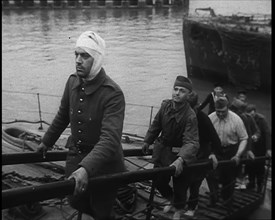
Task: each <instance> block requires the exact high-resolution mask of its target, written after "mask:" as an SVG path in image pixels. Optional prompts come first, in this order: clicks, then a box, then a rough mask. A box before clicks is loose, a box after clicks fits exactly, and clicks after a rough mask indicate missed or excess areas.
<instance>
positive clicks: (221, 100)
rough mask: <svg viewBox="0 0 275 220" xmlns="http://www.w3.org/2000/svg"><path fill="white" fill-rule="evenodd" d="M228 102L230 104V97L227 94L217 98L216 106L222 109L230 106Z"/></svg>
mask: <svg viewBox="0 0 275 220" xmlns="http://www.w3.org/2000/svg"><path fill="white" fill-rule="evenodd" d="M228 104H229V102H228V99H227V98H226V97H225V96H221V97H219V98H218V99H217V100H216V102H215V108H216V109H222V108H224V107H226V106H228Z"/></svg>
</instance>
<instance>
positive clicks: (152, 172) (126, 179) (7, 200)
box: [2, 157, 271, 209]
mask: <svg viewBox="0 0 275 220" xmlns="http://www.w3.org/2000/svg"><path fill="white" fill-rule="evenodd" d="M266 159H271V158H267V157H258V158H256V159H255V161H258V160H266ZM247 161H250V160H242V162H247ZM224 166H236V164H235V162H234V161H232V160H224V161H219V165H218V167H224ZM211 167H212V162H211V160H207V161H204V162H200V161H199V162H197V163H194V164H191V165H189V166H185V167H183V172H184V171H186V170H187V169H188V170H190V169H191V170H193V171H195V170H196V169H201V168H209V169H211ZM174 173H175V167H174V166H171V167H165V168H154V169H147V170H138V171H131V172H123V173H117V174H110V175H104V176H99V177H94V178H90V179H89V188H90V187H98V188H100V187H103V186H106V185H108V184H111V185H112V186H114V185H115V186H121V185H124V184H129V183H134V182H139V181H144V180H153V179H155V178H156V177H157V176H158V175H159V174H167V175H170V176H173V175H174ZM74 187H75V181H74V180H64V181H58V182H53V183H46V184H43V185H38V186H27V187H19V188H14V189H7V190H3V191H2V209H6V208H10V207H14V206H17V205H21V204H26V203H31V202H37V201H42V200H47V199H52V198H62V197H64V196H66V195H68V194H72V193H73V191H74ZM99 190H100V189H99ZM102 190H104V188H102Z"/></svg>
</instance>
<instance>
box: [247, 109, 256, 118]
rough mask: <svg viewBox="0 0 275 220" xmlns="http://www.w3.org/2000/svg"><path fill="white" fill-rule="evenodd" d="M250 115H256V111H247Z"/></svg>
mask: <svg viewBox="0 0 275 220" xmlns="http://www.w3.org/2000/svg"><path fill="white" fill-rule="evenodd" d="M247 113H248V114H249V115H250V116H252V117H254V116H255V114H256V112H255V111H254V110H252V111H251V112H247Z"/></svg>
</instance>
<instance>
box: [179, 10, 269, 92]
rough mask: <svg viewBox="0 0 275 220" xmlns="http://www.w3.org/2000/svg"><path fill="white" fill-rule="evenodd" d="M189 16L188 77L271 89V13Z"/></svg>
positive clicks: (185, 27)
mask: <svg viewBox="0 0 275 220" xmlns="http://www.w3.org/2000/svg"><path fill="white" fill-rule="evenodd" d="M198 10H204V11H205V10H208V11H209V12H210V15H211V16H201V15H199V14H198V15H197V16H196V15H189V16H186V17H185V18H184V21H183V28H182V34H183V41H184V49H185V58H186V65H187V74H188V76H189V77H190V76H195V77H199V78H205V79H209V78H212V79H213V80H215V81H218V80H220V81H222V80H224V81H225V82H229V83H231V84H233V85H235V86H236V87H242V88H245V89H262V90H265V91H269V90H270V88H271V16H270V15H261V16H260V15H241V14H237V15H232V16H222V15H216V14H215V12H214V11H213V9H211V8H202V9H201V8H200V9H196V11H198Z"/></svg>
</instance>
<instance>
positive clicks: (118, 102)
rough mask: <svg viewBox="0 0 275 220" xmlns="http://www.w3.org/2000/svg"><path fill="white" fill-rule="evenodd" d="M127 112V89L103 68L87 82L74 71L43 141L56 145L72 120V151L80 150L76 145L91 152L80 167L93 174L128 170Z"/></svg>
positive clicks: (70, 150) (80, 162)
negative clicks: (125, 154) (124, 147)
mask: <svg viewBox="0 0 275 220" xmlns="http://www.w3.org/2000/svg"><path fill="white" fill-rule="evenodd" d="M124 112H125V99H124V95H123V92H122V90H121V89H120V87H119V86H118V85H117V84H116V83H115V82H114V81H113V80H112V79H111V78H110V77H109V76H107V75H106V73H105V71H104V69H103V68H102V69H101V70H100V72H99V74H98V75H97V76H96V77H95V78H94V79H93V80H91V81H90V82H89V83H86V84H85V83H83V81H82V80H81V79H80V78H79V77H78V76H77V75H76V73H74V74H72V75H70V77H69V79H68V81H67V83H66V87H65V91H64V93H63V97H62V99H61V103H60V107H59V110H58V113H57V115H56V116H55V118H54V120H53V122H52V124H51V126H50V127H49V129H48V131H47V132H46V133H45V135H44V137H43V140H42V142H43V143H44V144H45V145H46V146H48V147H51V146H53V144H54V143H55V142H56V141H57V139H58V138H59V137H60V135H61V134H62V132H63V131H64V130H65V129H66V127H67V126H68V124H69V123H70V124H71V138H70V141H69V143H68V145H69V154H72V153H73V154H75V153H76V151H77V150H76V149H75V147H81V148H82V149H84V150H85V151H86V152H87V153H86V154H80V155H79V157H80V159H79V164H78V167H80V166H82V167H84V168H85V169H86V171H87V172H88V175H89V177H91V176H98V175H101V174H110V173H115V172H122V171H125V166H124V159H123V151H122V146H121V136H122V129H123V120H124ZM89 151H90V152H89ZM76 168H77V167H76ZM71 172H73V170H69V171H68V172H67V176H68V175H70V173H71Z"/></svg>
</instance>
